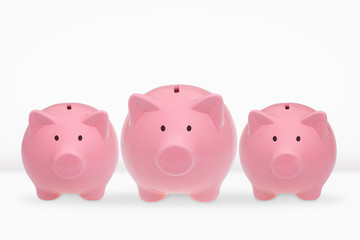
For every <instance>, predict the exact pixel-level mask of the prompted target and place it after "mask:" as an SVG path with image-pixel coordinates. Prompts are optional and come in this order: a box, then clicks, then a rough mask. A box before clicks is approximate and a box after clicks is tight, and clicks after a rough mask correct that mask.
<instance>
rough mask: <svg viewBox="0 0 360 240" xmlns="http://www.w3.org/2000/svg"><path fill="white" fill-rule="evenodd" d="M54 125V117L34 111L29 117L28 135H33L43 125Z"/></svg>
mask: <svg viewBox="0 0 360 240" xmlns="http://www.w3.org/2000/svg"><path fill="white" fill-rule="evenodd" d="M52 124H55V117H54V116H53V115H51V114H49V113H46V112H44V111H39V110H34V111H31V112H30V115H29V129H30V135H34V134H35V133H36V132H37V131H38V130H39V129H40V128H41V126H43V125H52Z"/></svg>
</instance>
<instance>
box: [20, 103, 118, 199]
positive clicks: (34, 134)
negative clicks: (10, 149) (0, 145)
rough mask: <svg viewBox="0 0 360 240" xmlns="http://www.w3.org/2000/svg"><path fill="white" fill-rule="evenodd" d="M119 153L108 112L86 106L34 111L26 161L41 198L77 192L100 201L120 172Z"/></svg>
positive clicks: (25, 141) (24, 146) (25, 148)
mask: <svg viewBox="0 0 360 240" xmlns="http://www.w3.org/2000/svg"><path fill="white" fill-rule="evenodd" d="M118 151H119V147H118V141H117V137H116V133H115V130H114V128H113V126H112V125H111V123H110V121H109V119H108V115H107V113H106V112H104V111H98V110H96V109H95V108H92V107H90V106H87V105H83V104H75V103H74V104H57V105H53V106H50V107H48V108H46V109H44V110H42V111H38V110H34V111H32V112H31V113H30V116H29V126H28V128H27V130H26V132H25V136H24V139H23V144H22V159H23V163H24V167H25V170H26V172H27V173H28V175H29V177H30V179H31V180H32V181H33V183H34V184H35V187H36V190H37V194H38V197H39V198H40V199H43V200H52V199H56V198H57V197H59V196H60V194H62V193H77V194H80V196H81V197H83V198H84V199H88V200H97V199H100V198H102V196H103V195H104V191H105V187H106V185H107V183H108V181H109V180H110V178H111V176H112V174H113V172H114V170H115V167H116V164H117V161H118Z"/></svg>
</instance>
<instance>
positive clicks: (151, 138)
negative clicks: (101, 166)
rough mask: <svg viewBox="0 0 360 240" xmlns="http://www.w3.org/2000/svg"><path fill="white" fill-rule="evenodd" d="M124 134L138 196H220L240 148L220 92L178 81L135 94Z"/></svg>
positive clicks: (125, 153) (124, 150)
mask: <svg viewBox="0 0 360 240" xmlns="http://www.w3.org/2000/svg"><path fill="white" fill-rule="evenodd" d="M128 105H129V114H128V116H127V118H126V120H125V123H124V125H123V130H122V136H121V148H122V154H123V159H124V161H125V166H126V167H127V169H128V171H129V173H130V174H131V176H132V177H133V178H134V180H135V182H136V183H137V186H138V191H139V195H140V197H141V198H142V199H143V200H144V201H148V202H152V201H159V200H161V199H163V198H164V197H165V196H166V195H167V194H178V193H179V194H189V195H190V196H191V197H192V198H193V199H195V200H197V201H212V200H215V199H216V198H217V196H218V195H219V191H220V186H221V184H222V181H223V180H224V178H225V177H226V175H227V173H228V172H229V170H230V168H231V166H232V164H233V160H234V157H235V153H236V148H237V147H236V130H235V126H234V123H233V120H232V117H231V115H230V113H229V111H228V110H227V108H226V107H225V105H224V103H223V99H222V97H221V96H220V95H217V94H212V93H209V92H208V91H206V90H203V89H201V88H197V87H193V86H187V85H180V86H179V85H175V86H163V87H160V88H156V89H154V90H152V91H150V92H148V93H146V94H145V95H142V94H133V95H132V96H131V97H130V99H129V104H128Z"/></svg>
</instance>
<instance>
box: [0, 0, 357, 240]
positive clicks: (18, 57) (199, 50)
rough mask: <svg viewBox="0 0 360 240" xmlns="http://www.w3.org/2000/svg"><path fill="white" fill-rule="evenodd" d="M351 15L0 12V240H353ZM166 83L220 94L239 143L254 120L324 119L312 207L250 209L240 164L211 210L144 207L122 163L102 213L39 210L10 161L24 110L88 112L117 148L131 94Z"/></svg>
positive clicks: (331, 4) (129, 9) (171, 7)
mask: <svg viewBox="0 0 360 240" xmlns="http://www.w3.org/2000/svg"><path fill="white" fill-rule="evenodd" d="M359 12H360V2H359V1H356V0H352V1H351V0H342V1H321V0H303V1H285V0H284V1H279V0H273V1H265V0H261V1H260V0H259V1H256V0H253V1H250V0H249V1H228V0H222V1H211V0H210V1H200V0H183V1H159V0H153V1H145V0H144V1H136V0H133V1H107V0H103V1H78V0H72V1H0V109H1V114H0V116H1V117H0V187H1V193H0V194H1V196H0V204H1V206H0V210H1V211H0V221H1V224H2V225H0V228H1V227H3V229H0V238H1V239H3V238H2V237H3V236H6V237H7V238H10V237H11V236H12V237H14V238H15V237H16V236H17V237H19V236H21V235H24V234H25V236H27V237H28V238H29V237H31V238H34V237H37V238H40V239H45V238H46V239H48V238H50V237H51V238H54V237H55V238H56V237H59V238H62V239H65V238H67V239H68V238H72V237H75V236H77V237H80V238H82V239H83V238H85V237H86V238H95V239H96V238H99V237H101V236H106V237H107V238H113V239H129V238H131V237H141V238H145V237H146V238H152V237H154V236H157V238H167V239H173V238H191V237H197V238H201V239H204V238H214V239H220V238H221V237H226V238H224V239H230V238H234V239H240V238H243V239H248V238H251V236H258V237H274V238H283V237H289V238H305V237H306V238H308V237H318V238H319V237H321V238H323V237H334V236H336V237H338V238H340V237H344V235H348V236H347V238H348V239H349V238H351V236H352V237H353V238H354V239H356V238H357V239H359V238H358V237H359V236H360V234H359V230H356V229H357V228H358V224H357V225H356V224H355V223H356V222H354V221H352V220H351V219H352V218H351V217H352V216H358V214H359V213H360V208H359V206H358V205H359V203H360V193H359V189H360V188H359V183H360V176H359V175H360V174H359V172H360V148H359V146H360V141H359V137H360V136H359V135H360V124H359V122H360V110H359V109H360V95H359V87H358V86H359V78H360V70H359V69H360V68H359V67H360V44H359V43H360V14H359ZM176 83H180V84H190V85H195V86H199V87H202V88H205V89H207V90H209V91H211V92H214V93H219V94H221V95H222V96H223V98H224V101H225V103H226V105H227V106H228V108H229V110H230V111H231V113H232V115H233V118H234V120H235V122H236V125H237V130H238V135H240V133H241V131H242V128H243V127H244V126H245V124H246V120H247V114H248V113H249V111H250V110H252V109H262V108H264V107H266V106H268V105H271V104H274V103H278V102H298V103H303V104H305V105H308V106H310V107H313V108H315V109H316V110H323V111H325V112H326V113H327V115H328V120H329V122H330V124H331V125H332V127H333V130H334V132H335V135H336V138H337V144H338V158H337V163H336V167H335V171H334V174H333V176H332V177H331V178H330V180H329V181H328V183H327V184H326V185H325V188H324V192H323V195H322V196H321V198H320V199H319V200H317V201H315V202H304V201H301V200H298V199H297V198H296V197H293V196H292V195H284V196H278V198H276V199H274V200H272V201H269V202H265V203H264V202H259V201H256V200H255V199H254V198H253V197H252V193H251V187H250V184H249V183H248V181H247V180H246V178H245V176H244V174H243V173H242V171H241V168H240V163H239V162H240V161H239V159H238V157H237V159H236V163H235V165H234V168H233V170H232V171H231V172H230V174H229V177H228V178H227V179H226V181H225V182H224V186H223V191H222V194H221V196H220V198H219V199H218V200H217V201H215V202H214V203H210V204H200V203H196V202H194V201H192V200H190V198H188V197H187V196H181V195H179V196H170V197H168V198H167V199H165V200H163V201H161V202H159V203H155V204H148V203H144V202H142V201H140V200H139V198H138V196H137V193H136V187H135V184H134V182H133V181H132V180H131V178H130V177H129V176H128V174H127V173H126V171H125V169H124V165H123V163H122V159H120V161H119V170H118V171H117V172H116V174H115V176H114V178H113V179H112V180H111V182H110V184H109V188H108V191H107V193H106V196H105V198H104V199H103V200H102V201H99V202H95V203H92V202H91V203H90V202H86V201H84V200H81V199H80V198H78V197H77V196H72V195H68V196H62V197H61V198H60V199H58V200H56V201H52V202H43V201H40V200H38V199H37V198H36V196H35V191H34V188H33V186H32V183H31V182H30V180H29V179H28V178H27V176H26V174H25V173H24V170H23V167H22V163H21V156H20V149H21V140H22V135H23V133H24V131H25V129H26V126H27V121H28V114H29V112H30V111H31V110H33V109H43V108H45V107H47V106H49V105H52V104H55V103H60V102H81V103H86V104H89V105H92V106H94V107H96V108H98V109H102V110H106V111H107V112H108V113H109V115H110V118H111V121H112V122H113V124H114V126H115V128H116V130H117V132H118V135H120V131H121V126H122V123H123V120H124V119H125V116H126V114H127V100H128V98H129V96H130V95H131V94H132V93H135V92H138V93H145V92H147V91H149V90H151V89H153V88H155V87H158V86H162V85H168V84H176ZM357 222H358V221H357ZM4 239H5V238H4Z"/></svg>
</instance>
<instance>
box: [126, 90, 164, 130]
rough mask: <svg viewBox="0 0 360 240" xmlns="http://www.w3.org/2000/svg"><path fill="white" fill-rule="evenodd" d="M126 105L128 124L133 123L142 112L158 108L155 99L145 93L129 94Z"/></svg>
mask: <svg viewBox="0 0 360 240" xmlns="http://www.w3.org/2000/svg"><path fill="white" fill-rule="evenodd" d="M128 105H129V123H130V125H132V124H135V122H136V121H137V120H138V119H139V118H140V117H141V116H142V115H143V113H144V112H151V111H157V110H159V107H158V106H157V104H156V102H155V100H153V99H152V98H150V97H148V96H146V95H142V94H137V93H135V94H133V95H131V97H130V99H129V104H128Z"/></svg>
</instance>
